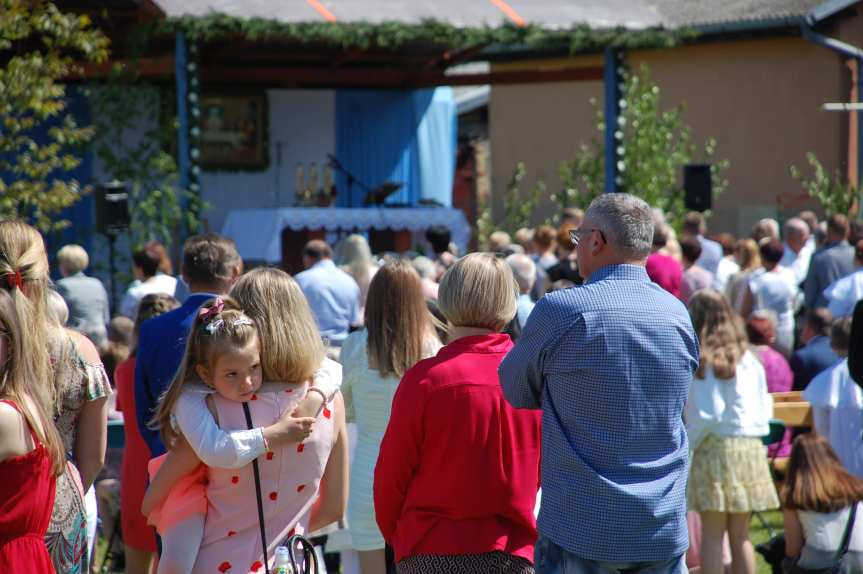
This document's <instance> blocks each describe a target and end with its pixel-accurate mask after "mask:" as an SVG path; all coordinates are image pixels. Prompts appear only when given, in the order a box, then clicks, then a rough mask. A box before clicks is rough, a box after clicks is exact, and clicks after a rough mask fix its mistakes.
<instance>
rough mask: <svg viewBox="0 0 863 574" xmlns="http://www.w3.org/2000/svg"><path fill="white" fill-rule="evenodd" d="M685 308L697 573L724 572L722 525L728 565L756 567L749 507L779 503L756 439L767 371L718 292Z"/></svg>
mask: <svg viewBox="0 0 863 574" xmlns="http://www.w3.org/2000/svg"><path fill="white" fill-rule="evenodd" d="M689 314H690V316H691V317H692V326H693V327H694V328H695V331H696V333H698V338H699V340H700V342H701V357H700V363H699V366H698V370H697V371H696V372H695V378H694V380H693V381H692V385H691V386H690V390H689V397H688V398H687V401H686V407H685V410H684V417H685V421H686V430H687V435H688V437H689V447H690V449H691V451H692V457H691V465H690V466H691V468H690V474H689V483H688V485H687V492H686V496H687V502H688V506H689V509H690V510H694V511H697V512H699V513H701V521H702V540H701V572H702V573H703V574H719V573H721V572H722V571H723V566H722V539H723V536H724V535H725V533H726V532H727V533H728V539H729V542H730V545H731V563H732V569H733V570H734V572H740V573H741V574H754V572H755V554H754V552H753V548H752V542H751V541H750V540H749V519H750V514H751V513H752V512H753V511H761V510H771V509H774V508H778V507H779V499H778V497H777V496H776V489H775V488H774V486H773V479H772V478H771V476H770V470H769V468H768V467H767V448H766V447H765V446H764V445H762V443H761V437H762V436H764V435H766V434H767V433H768V431H769V427H768V420H769V419H770V416H771V414H772V412H773V406H772V401H771V398H770V395H769V394H768V392H767V378H766V376H765V373H764V368H763V367H762V366H761V363H760V362H759V361H758V358H756V357H755V355H754V354H753V353H752V352H751V351H750V350H749V343H748V341H747V339H746V333H745V331H744V328H743V321H742V320H741V318H740V317H739V316H738V315H737V314H736V313H735V312H734V311H733V310H732V309H731V305H730V304H729V303H728V300H727V299H726V298H725V296H724V295H723V294H721V293H719V292H718V291H715V290H713V289H703V290H701V291H698V292H696V293H695V294H694V295H693V296H692V299H691V300H690V302H689Z"/></svg>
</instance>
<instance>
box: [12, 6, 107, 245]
mask: <svg viewBox="0 0 863 574" xmlns="http://www.w3.org/2000/svg"><path fill="white" fill-rule="evenodd" d="M0 14H2V17H0V61H3V62H4V64H3V67H2V68H0V125H2V129H0V172H2V173H4V174H7V175H6V178H7V181H2V182H0V218H22V219H27V220H29V221H30V222H32V223H33V224H34V225H36V226H37V227H38V228H39V229H40V230H42V231H43V232H49V231H53V230H57V229H62V228H64V227H66V226H68V224H69V222H67V221H62V220H56V216H57V214H58V213H59V212H60V211H62V210H63V209H65V208H66V207H68V206H70V205H72V204H73V203H75V202H76V201H78V200H79V199H80V198H81V197H82V195H83V194H85V193H87V192H88V191H89V189H87V188H81V186H80V185H79V183H78V182H77V181H74V180H71V181H70V180H68V175H67V173H68V172H69V171H72V170H74V169H75V168H76V167H78V165H79V164H80V162H81V159H80V153H82V152H81V149H80V148H79V147H78V146H80V145H81V144H84V143H86V142H88V141H89V140H90V139H91V138H92V137H93V133H94V132H93V129H92V128H90V127H88V126H78V125H77V123H76V122H75V120H74V118H73V117H72V115H71V114H70V113H69V112H68V111H67V110H66V99H65V98H66V90H65V85H64V84H63V81H64V80H65V79H66V78H68V77H69V76H70V75H71V74H72V73H73V72H74V66H73V62H75V61H81V60H84V61H90V62H101V61H103V60H104V59H105V58H107V54H108V52H107V47H108V40H107V38H106V37H105V36H104V35H103V34H102V33H101V32H99V31H98V30H94V29H92V28H91V27H90V21H89V19H88V18H86V17H81V16H76V15H72V14H64V13H62V12H60V11H59V10H58V9H57V7H56V6H54V5H53V4H51V3H48V2H44V1H38V0H37V1H32V2H31V1H26V0H0ZM40 132H41V134H42V135H41V136H40Z"/></svg>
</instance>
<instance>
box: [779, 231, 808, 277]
mask: <svg viewBox="0 0 863 574" xmlns="http://www.w3.org/2000/svg"><path fill="white" fill-rule="evenodd" d="M782 230H783V231H784V234H785V245H784V247H785V253H784V254H783V255H782V259H781V260H780V261H779V265H781V266H782V267H785V268H787V269H790V270H791V271H792V272H793V273H794V279H795V282H796V284H797V285H800V284H801V283H803V280H804V279H806V274H807V273H808V272H809V260H810V259H811V258H812V251H813V250H814V244H812V243H811V242H810V241H809V225H807V223H806V222H805V221H803V220H802V219H800V218H798V217H792V218H791V219H789V220H788V221H786V222H785V225H784V226H783V228H782Z"/></svg>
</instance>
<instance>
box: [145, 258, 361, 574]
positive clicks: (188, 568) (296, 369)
mask: <svg viewBox="0 0 863 574" xmlns="http://www.w3.org/2000/svg"><path fill="white" fill-rule="evenodd" d="M231 293H232V295H233V296H235V297H236V298H237V303H238V304H239V306H240V308H242V310H243V312H244V313H245V315H246V316H248V317H249V318H250V319H251V320H252V321H253V322H254V324H255V326H256V327H257V330H258V332H259V335H260V336H259V339H258V340H259V345H260V349H259V353H260V367H261V372H262V375H263V381H264V382H265V384H264V385H263V386H262V387H261V388H260V390H259V391H258V392H257V394H256V395H255V398H253V399H251V400H253V401H255V406H260V405H262V404H270V403H272V408H271V409H270V411H267V412H265V413H263V414H261V413H258V414H257V415H256V414H254V413H253V422H254V423H255V428H253V429H251V430H244V429H245V428H246V427H245V425H241V426H236V425H234V426H232V424H233V423H229V422H226V421H228V420H232V421H233V422H234V423H236V419H235V418H234V419H224V418H221V419H220V421H219V426H221V427H223V428H224V429H225V430H222V429H220V428H219V427H216V422H215V421H214V419H213V416H212V414H211V413H210V411H209V410H208V408H207V406H202V405H203V402H202V397H206V395H208V394H211V391H208V390H207V389H206V388H202V387H201V385H200V383H196V382H195V381H192V382H191V383H190V382H188V381H178V380H175V382H174V383H173V384H172V387H174V386H178V387H177V390H176V392H174V393H173V394H172V393H171V392H170V391H169V393H168V394H167V395H166V397H165V401H166V402H165V403H163V404H162V405H161V406H160V410H159V413H160V415H159V417H158V423H159V424H158V425H157V426H159V427H160V428H162V429H165V428H168V425H169V420H170V413H173V415H174V417H175V420H176V423H177V428H176V429H175V430H174V431H172V436H169V437H168V438H171V439H173V438H174V437H177V440H172V442H173V443H174V445H175V446H174V448H172V449H171V457H172V458H171V459H169V460H166V462H165V464H164V465H163V466H162V468H161V469H160V470H159V473H158V474H157V475H156V477H155V479H154V480H153V482H152V483H151V486H150V488H149V489H148V491H147V495H146V496H145V499H144V504H143V507H142V511H143V512H144V514H150V512H151V511H152V510H153V509H154V508H158V506H159V504H161V503H162V502H163V501H164V498H165V496H166V495H167V492H168V491H169V490H170V489H171V487H172V486H173V485H174V483H176V481H177V480H180V479H181V478H183V477H185V476H186V475H187V474H188V473H189V472H191V471H192V470H193V469H195V468H196V467H197V465H198V462H199V460H200V461H202V462H204V463H205V464H207V465H208V467H209V468H208V469H207V473H208V475H209V476H210V479H211V483H210V487H208V490H207V498H208V499H213V500H217V499H218V500H222V498H221V496H222V494H224V493H222V492H221V491H219V490H218V488H216V490H215V491H214V490H213V488H214V487H213V486H212V485H213V484H215V483H214V482H212V480H213V478H217V479H218V477H220V476H223V475H224V471H223V470H219V469H225V468H233V469H237V470H238V472H236V473H235V474H230V473H229V477H230V478H231V480H233V476H236V477H237V481H238V482H237V484H239V483H240V482H242V481H244V480H245V478H247V477H248V473H249V465H248V463H249V462H251V461H252V460H254V459H255V458H257V459H258V461H259V464H260V465H262V471H261V472H262V473H266V472H267V465H273V464H277V465H280V468H281V469H282V471H281V472H280V473H279V474H278V479H277V480H276V479H273V480H271V481H270V486H272V487H273V488H266V491H265V492H263V495H264V498H265V500H266V501H267V504H268V505H270V506H269V507H268V510H267V513H268V516H275V515H278V516H281V517H282V518H281V519H279V520H273V521H270V520H268V521H267V525H266V526H267V532H268V534H267V542H268V547H269V549H268V552H267V557H268V558H270V559H272V557H273V551H274V549H275V546H276V545H278V543H279V542H281V540H282V538H283V535H284V534H285V533H287V532H288V530H290V529H291V528H293V527H294V526H297V528H298V530H297V532H302V531H303V530H304V529H307V530H308V531H311V530H316V529H318V528H320V527H322V526H326V525H327V524H330V523H332V522H335V521H338V520H340V519H341V518H342V516H343V514H344V508H345V506H346V504H347V481H348V476H347V474H348V462H347V438H346V433H345V429H344V408H343V403H342V399H341V395H340V394H338V393H337V390H338V387H339V385H340V383H341V368H340V366H339V365H338V364H337V363H334V362H332V361H329V360H328V359H325V358H324V347H323V342H322V341H321V338H320V334H319V333H318V330H317V327H316V325H315V321H314V317H313V316H312V313H311V310H310V309H309V306H308V303H307V302H306V300H305V297H304V296H303V294H302V291H301V290H300V288H299V286H298V285H297V284H296V282H295V281H294V280H293V279H291V278H290V276H289V275H288V274H287V273H284V272H283V271H279V270H276V269H267V268H258V269H255V270H253V271H251V272H249V273H248V274H246V275H244V276H243V277H241V278H240V280H239V281H238V282H237V283H236V284H235V286H234V288H233V289H232V291H231ZM273 302H278V303H277V304H274V303H273ZM208 305H209V304H208ZM191 376H194V375H191ZM180 389H184V390H183V391H182V392H180ZM287 399H290V400H288V401H287V403H285V400H287ZM169 400H172V401H173V402H174V404H173V405H171V404H168V402H167V401H169ZM220 412H224V413H227V411H220ZM292 412H293V415H294V416H293V417H291V416H289V415H290V414H291V413H292ZM267 413H269V414H267ZM295 417H296V418H295ZM176 431H179V433H181V434H178V433H177V432H176ZM227 431H230V432H227ZM327 437H329V438H327ZM190 445H191V448H190ZM303 455H308V456H305V457H304V456H303ZM276 457H278V458H276ZM274 461H275V462H274ZM304 461H305V462H304ZM169 462H170V465H171V466H170V467H169V466H168V464H169ZM319 462H320V463H321V464H318V463H319ZM292 465H299V466H297V469H302V476H303V482H302V484H301V485H300V486H302V488H300V489H299V490H296V489H297V488H299V487H298V485H297V484H292V483H291V481H292V480H295V479H299V477H300V474H299V472H292V471H290V470H288V469H290V468H293V467H292ZM303 465H306V466H303ZM309 472H311V474H312V478H311V479H309V480H306V479H308V478H309ZM218 484H221V482H219V483H218ZM249 487H250V489H251V490H249V492H250V493H251V495H252V496H253V498H252V502H251V503H252V504H253V503H254V484H251V485H249ZM306 487H308V491H306ZM262 488H265V487H262ZM318 488H320V489H321V491H322V503H321V504H320V505H319V506H317V507H316V508H315V511H314V513H313V514H312V515H311V516H310V515H309V514H308V513H307V512H306V511H308V507H305V509H304V510H303V512H300V513H299V514H297V512H296V511H297V508H295V507H294V506H293V503H294V502H296V500H295V499H296V496H290V495H288V493H289V492H291V491H293V492H294V493H295V494H296V493H300V492H302V496H303V497H306V495H311V494H313V493H315V492H317V490H318ZM279 492H282V493H283V496H280V495H279V494H278V493H279ZM273 493H276V494H275V495H273ZM213 497H215V498H213ZM313 498H314V497H312V498H311V499H309V500H312V499H313ZM229 502H230V501H227V502H225V504H224V506H223V508H224V512H220V513H218V514H216V515H210V514H208V515H207V517H206V520H205V522H204V526H203V534H202V536H203V541H202V545H201V548H200V552H199V553H198V555H197V559H195V556H194V554H193V553H192V552H190V551H187V552H186V553H185V554H180V553H176V552H172V556H174V557H180V558H183V557H185V558H191V560H192V561H194V562H195V563H194V565H192V564H189V563H185V564H182V563H180V564H177V566H179V567H180V569H179V570H176V571H178V572H201V571H208V572H209V571H210V570H206V568H205V566H206V565H207V564H213V561H214V560H216V559H217V558H218V557H219V556H225V557H227V560H226V561H227V562H229V563H231V564H238V563H242V561H243V560H246V558H248V557H249V552H251V553H252V554H253V555H254V556H253V558H254V559H253V560H251V561H249V562H248V563H249V564H252V563H255V562H256V561H261V562H262V561H263V560H264V552H263V550H262V549H261V547H260V538H259V535H258V534H257V532H258V527H257V522H256V521H252V522H250V516H249V515H248V514H247V513H246V511H248V509H249V508H248V505H246V507H243V506H242V505H240V506H237V505H233V504H229ZM252 508H254V506H253V507H252ZM271 513H274V514H271ZM231 516H233V518H231ZM254 516H255V515H254V513H253V514H252V517H254ZM285 517H287V519H285ZM232 521H233V522H232ZM229 523H231V524H236V526H231V528H230V529H227V528H223V530H224V531H222V530H219V529H220V528H222V527H223V526H224V525H226V524H229ZM196 528H199V527H196ZM228 532H232V534H228ZM195 536H198V537H199V538H198V539H199V540H200V539H201V538H200V536H201V534H200V530H198V534H196V535H195ZM226 536H227V537H228V538H230V540H229V539H228V538H226ZM192 539H194V536H188V535H187V536H186V537H185V539H183V538H179V537H178V538H177V540H176V542H177V543H178V544H180V545H183V544H184V543H187V542H188V541H189V540H192ZM238 541H240V542H243V544H240V542H238ZM187 546H188V544H187ZM226 552H227V553H228V554H225V553H226ZM232 557H233V558H232ZM215 564H216V565H217V566H218V565H220V564H221V562H219V561H218V560H216V563H215ZM262 566H263V564H259V567H261V568H262ZM250 571H256V569H254V568H253V569H251V570H250Z"/></svg>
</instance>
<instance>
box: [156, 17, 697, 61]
mask: <svg viewBox="0 0 863 574" xmlns="http://www.w3.org/2000/svg"><path fill="white" fill-rule="evenodd" d="M155 31H156V33H174V32H176V31H183V32H185V33H186V35H187V37H188V38H189V39H190V40H200V41H217V40H226V39H231V38H237V37H244V38H246V39H248V40H251V41H265V40H278V41H281V42H296V43H300V44H315V45H329V46H333V47H337V48H341V49H343V50H349V49H351V50H353V49H360V50H380V51H397V50H400V49H403V48H405V47H406V46H411V45H414V46H415V45H426V46H433V47H440V48H445V49H449V50H463V49H468V48H474V47H476V46H484V45H489V44H500V45H510V46H511V45H517V46H518V47H521V48H560V47H563V48H566V47H568V48H569V50H570V52H571V53H575V52H584V51H591V50H601V49H602V48H605V47H606V46H615V47H621V48H648V47H650V48H667V47H671V46H674V45H677V44H678V43H679V42H680V41H681V40H683V39H686V38H690V37H692V36H694V33H693V32H692V31H691V30H687V29H683V30H674V31H671V30H664V29H659V28H649V29H645V30H625V29H623V28H609V29H604V30H596V29H592V28H590V27H589V26H586V25H578V26H574V27H572V28H570V29H562V30H549V29H544V28H542V27H540V26H536V25H527V26H524V27H519V26H516V25H514V24H511V23H506V24H504V25H502V26H483V27H476V28H461V27H456V26H453V25H452V24H450V23H449V22H444V21H441V20H434V19H426V20H423V21H421V22H418V23H416V24H406V23H403V22H394V21H389V22H376V23H370V22H349V23H344V22H280V21H277V20H268V19H264V18H249V19H244V18H235V17H233V16H226V15H224V14H208V15H206V16H183V17H180V18H172V19H169V20H168V21H166V22H163V23H160V24H158V25H157V26H156V29H155Z"/></svg>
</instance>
